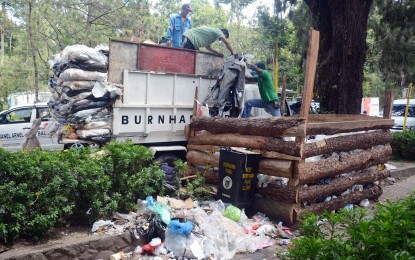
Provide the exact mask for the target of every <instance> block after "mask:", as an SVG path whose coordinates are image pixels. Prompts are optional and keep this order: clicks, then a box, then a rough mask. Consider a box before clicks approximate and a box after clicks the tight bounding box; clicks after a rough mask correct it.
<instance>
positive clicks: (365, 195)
mask: <svg viewBox="0 0 415 260" xmlns="http://www.w3.org/2000/svg"><path fill="white" fill-rule="evenodd" d="M382 192H383V190H382V188H381V187H380V186H378V185H375V186H374V187H372V188H370V189H367V190H363V191H356V192H352V193H349V194H347V195H344V196H341V197H338V198H335V199H332V200H330V201H327V202H322V203H318V204H312V205H310V206H307V207H304V208H300V209H296V210H295V211H296V217H297V219H298V217H300V216H302V215H304V214H305V213H307V212H313V213H315V214H321V213H323V212H324V211H328V212H330V211H333V210H336V209H340V208H343V207H344V206H346V205H347V204H355V203H359V202H360V201H361V200H363V199H369V200H373V199H377V198H379V197H380V195H382Z"/></svg>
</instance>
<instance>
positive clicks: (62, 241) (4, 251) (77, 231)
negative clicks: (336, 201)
mask: <svg viewBox="0 0 415 260" xmlns="http://www.w3.org/2000/svg"><path fill="white" fill-rule="evenodd" d="M390 164H391V165H392V166H395V167H396V168H397V170H396V173H398V172H399V170H401V169H406V170H407V172H410V174H409V175H411V176H409V177H398V176H399V174H395V175H394V174H393V170H392V171H391V176H395V177H390V178H388V179H385V180H384V181H383V183H382V184H381V185H382V186H383V194H382V196H381V197H380V198H379V200H378V203H382V202H385V201H386V200H390V201H396V200H397V199H399V198H402V197H405V196H408V195H410V194H411V193H413V192H414V191H415V163H408V162H390ZM374 205H375V202H371V207H370V208H373V207H374ZM90 228H91V227H65V228H57V229H53V230H51V231H50V232H49V234H48V235H47V237H46V238H45V239H42V240H40V241H36V242H33V241H29V240H24V239H22V240H20V241H18V242H17V243H15V244H14V245H13V246H11V247H5V246H4V245H0V259H4V258H5V257H7V256H11V255H13V251H17V250H18V251H19V252H21V250H24V251H27V252H30V249H31V248H32V247H34V246H36V247H37V248H38V247H39V246H41V247H44V248H47V247H49V246H56V245H62V246H66V245H69V244H73V243H74V241H81V240H82V241H85V240H88V239H91V238H92V236H95V235H93V234H91V232H90ZM279 249H282V250H284V247H280V246H273V247H270V248H266V249H264V250H259V251H258V252H256V253H255V254H238V255H237V256H236V257H235V259H275V255H274V253H275V251H276V250H279Z"/></svg>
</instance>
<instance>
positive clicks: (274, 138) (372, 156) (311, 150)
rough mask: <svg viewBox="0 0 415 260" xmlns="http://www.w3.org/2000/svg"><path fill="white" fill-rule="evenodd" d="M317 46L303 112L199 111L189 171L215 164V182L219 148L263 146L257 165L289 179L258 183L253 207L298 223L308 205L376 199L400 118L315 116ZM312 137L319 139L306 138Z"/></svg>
mask: <svg viewBox="0 0 415 260" xmlns="http://www.w3.org/2000/svg"><path fill="white" fill-rule="evenodd" d="M316 37H317V46H318V32H317V35H316V31H312V32H311V36H310V42H311V43H310V45H313V44H314V45H315V44H316V41H315V39H316ZM310 49H311V50H310ZM317 52H318V48H317V50H316V49H315V48H313V47H312V46H311V47H310V48H309V57H308V64H307V67H306V75H305V84H304V92H303V99H302V100H303V103H302V108H301V112H300V116H296V117H270V118H209V117H196V116H195V117H193V118H192V122H191V124H190V129H191V131H194V133H195V135H194V136H190V137H189V140H188V153H187V161H188V164H189V165H190V167H189V169H190V170H189V172H190V174H192V173H194V172H195V171H197V170H198V169H199V170H200V169H201V168H203V167H204V166H205V165H209V166H211V167H212V168H213V169H216V171H215V170H210V172H209V173H208V176H207V180H208V181H209V182H211V183H214V182H215V181H217V169H218V167H219V153H218V151H219V150H220V147H244V148H249V149H251V150H256V151H258V152H259V153H260V154H261V157H260V163H259V170H258V172H259V173H261V174H266V175H271V176H277V177H284V178H288V184H287V185H277V184H272V183H271V184H269V185H268V186H267V187H261V188H257V194H260V195H261V198H256V200H255V202H254V208H255V209H256V210H258V211H261V212H263V213H266V214H267V215H269V216H270V217H274V218H276V219H279V220H281V221H283V222H284V224H286V225H291V224H294V223H295V222H296V221H297V219H298V217H300V216H301V215H303V214H305V213H306V212H314V213H317V214H319V213H322V212H323V211H325V210H327V211H332V210H337V209H340V208H342V207H344V206H345V205H347V204H356V203H359V202H360V201H362V200H363V199H377V198H378V197H379V196H380V195H381V194H382V189H381V187H380V186H378V185H375V184H374V183H376V181H378V180H381V179H384V178H386V177H387V176H388V175H389V171H388V169H385V167H384V165H383V164H384V163H386V162H387V161H388V159H389V157H390V156H391V154H392V149H391V147H390V145H389V144H390V142H391V141H392V133H391V132H390V130H389V129H390V128H392V126H393V124H394V120H391V119H390V118H379V117H371V116H366V115H323V114H322V115H309V114H308V111H309V108H310V104H311V97H312V94H313V84H314V76H315V74H314V73H315V62H316V60H317V57H316V53H317ZM310 53H311V54H310ZM313 53H315V55H314V56H313V55H312V54H313ZM313 62H314V65H313ZM312 66H314V73H313V68H310V67H312ZM311 79H312V80H311ZM198 133H203V134H202V135H198ZM311 137H316V138H315V139H314V140H316V141H306V140H312V139H311ZM311 157H313V158H311ZM307 158H310V159H307ZM316 158H317V159H316ZM314 159H315V160H314ZM201 172H203V170H202V171H201ZM356 187H361V188H356Z"/></svg>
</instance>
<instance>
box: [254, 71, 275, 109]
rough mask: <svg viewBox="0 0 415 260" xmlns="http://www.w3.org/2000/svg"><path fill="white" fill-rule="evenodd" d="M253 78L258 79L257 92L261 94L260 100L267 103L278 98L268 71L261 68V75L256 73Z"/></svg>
mask: <svg viewBox="0 0 415 260" xmlns="http://www.w3.org/2000/svg"><path fill="white" fill-rule="evenodd" d="M253 78H254V79H256V80H257V81H258V88H259V94H261V99H262V101H264V102H265V103H268V102H270V101H273V100H278V96H277V94H276V93H275V88H274V83H273V81H272V77H271V74H270V73H269V72H268V71H266V70H262V76H260V75H258V76H254V77H253Z"/></svg>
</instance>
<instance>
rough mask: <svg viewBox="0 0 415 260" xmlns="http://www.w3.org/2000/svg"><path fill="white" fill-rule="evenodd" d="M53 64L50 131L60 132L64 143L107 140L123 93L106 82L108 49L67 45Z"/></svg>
mask: <svg viewBox="0 0 415 260" xmlns="http://www.w3.org/2000/svg"><path fill="white" fill-rule="evenodd" d="M50 65H51V68H52V71H53V76H52V77H51V79H50V80H49V89H50V91H51V93H52V97H51V99H50V101H49V102H48V105H49V107H50V109H51V111H52V118H53V120H52V122H53V123H52V124H49V126H48V128H47V132H48V133H49V134H51V133H52V134H53V133H57V134H58V136H59V139H60V141H61V142H62V143H75V142H76V140H87V141H94V142H104V141H106V140H107V139H108V138H109V136H110V134H111V124H110V122H111V108H112V104H113V103H114V102H115V100H116V98H117V97H118V96H119V95H121V94H122V91H121V89H120V88H118V87H117V86H114V85H111V84H109V83H108V82H107V70H108V48H107V47H104V46H97V47H96V48H90V47H87V46H85V45H72V46H68V47H66V48H65V49H64V50H63V51H62V52H61V53H59V54H57V55H55V58H54V60H53V61H51V62H50Z"/></svg>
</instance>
